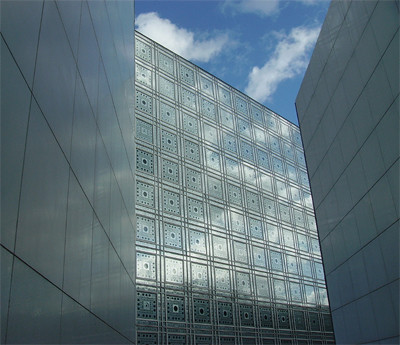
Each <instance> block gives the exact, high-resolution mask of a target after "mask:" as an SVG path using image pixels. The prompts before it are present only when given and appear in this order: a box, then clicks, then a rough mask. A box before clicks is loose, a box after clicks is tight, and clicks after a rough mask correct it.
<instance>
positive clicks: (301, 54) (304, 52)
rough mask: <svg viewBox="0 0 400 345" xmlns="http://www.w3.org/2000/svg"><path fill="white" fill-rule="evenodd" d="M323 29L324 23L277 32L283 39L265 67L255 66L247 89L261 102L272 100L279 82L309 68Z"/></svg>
mask: <svg viewBox="0 0 400 345" xmlns="http://www.w3.org/2000/svg"><path fill="white" fill-rule="evenodd" d="M319 32H320V27H313V28H306V27H303V26H300V27H296V28H293V29H292V31H291V32H290V34H289V35H285V34H282V33H275V35H276V37H278V39H279V43H278V44H277V45H276V47H275V50H274V52H273V53H272V56H271V58H270V59H269V60H268V61H267V62H266V64H265V65H264V66H263V67H261V68H259V67H257V66H255V67H253V70H252V71H251V72H250V74H249V76H248V79H249V82H248V84H247V86H246V88H245V92H246V93H247V94H248V95H249V96H250V97H252V98H254V99H256V100H257V101H259V102H265V101H266V100H270V99H271V96H272V95H273V93H274V92H275V91H276V89H277V87H278V85H279V83H281V82H282V81H284V80H286V79H291V78H294V77H296V76H298V75H299V74H301V73H303V72H304V71H305V69H306V68H307V65H308V62H309V54H310V52H311V50H312V48H313V47H314V44H315V42H316V40H317V38H318V35H319Z"/></svg>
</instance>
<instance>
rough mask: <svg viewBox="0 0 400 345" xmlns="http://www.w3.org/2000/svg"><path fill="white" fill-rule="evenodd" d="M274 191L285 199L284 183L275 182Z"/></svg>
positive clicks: (285, 187)
mask: <svg viewBox="0 0 400 345" xmlns="http://www.w3.org/2000/svg"><path fill="white" fill-rule="evenodd" d="M276 191H277V192H278V195H279V196H280V197H282V198H285V199H287V197H288V196H287V186H286V183H285V182H282V181H276Z"/></svg>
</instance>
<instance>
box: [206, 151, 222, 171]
mask: <svg viewBox="0 0 400 345" xmlns="http://www.w3.org/2000/svg"><path fill="white" fill-rule="evenodd" d="M206 162H207V166H208V167H209V168H211V169H215V170H218V171H220V170H221V165H220V164H221V163H220V157H219V154H218V153H217V152H214V151H211V150H206Z"/></svg>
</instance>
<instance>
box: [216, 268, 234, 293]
mask: <svg viewBox="0 0 400 345" xmlns="http://www.w3.org/2000/svg"><path fill="white" fill-rule="evenodd" d="M215 287H216V288H217V289H218V290H223V291H230V290H231V280H230V276H229V271H228V270H225V269H222V268H215Z"/></svg>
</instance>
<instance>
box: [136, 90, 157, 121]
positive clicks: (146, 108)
mask: <svg viewBox="0 0 400 345" xmlns="http://www.w3.org/2000/svg"><path fill="white" fill-rule="evenodd" d="M135 106H136V109H138V110H140V111H142V112H144V113H146V114H149V115H153V100H152V98H151V97H150V96H148V95H146V94H145V93H143V92H140V91H138V90H136V102H135Z"/></svg>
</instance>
